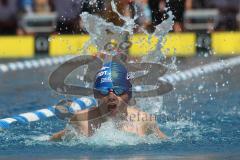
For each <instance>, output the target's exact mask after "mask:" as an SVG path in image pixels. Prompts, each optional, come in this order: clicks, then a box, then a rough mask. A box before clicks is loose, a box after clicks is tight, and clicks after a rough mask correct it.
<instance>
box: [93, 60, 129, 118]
mask: <svg viewBox="0 0 240 160" xmlns="http://www.w3.org/2000/svg"><path fill="white" fill-rule="evenodd" d="M94 97H95V98H97V99H98V106H99V111H100V114H101V115H108V116H111V117H115V118H116V117H119V116H120V117H121V116H123V115H125V114H126V113H127V106H128V104H129V102H130V99H131V97H132V84H131V83H130V79H129V78H128V72H127V69H126V68H125V67H124V66H123V65H122V64H120V63H116V62H109V63H106V64H104V65H103V67H102V68H101V69H100V71H98V72H97V74H96V81H95V83H94Z"/></svg>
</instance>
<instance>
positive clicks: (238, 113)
mask: <svg viewBox="0 0 240 160" xmlns="http://www.w3.org/2000/svg"><path fill="white" fill-rule="evenodd" d="M194 60H195V59H193V61H194ZM182 65H185V66H186V65H188V64H182ZM54 68H56V67H48V68H41V69H35V70H26V71H18V72H12V73H6V74H4V75H3V74H2V75H0V77H1V79H0V81H1V82H0V84H1V86H0V102H1V107H0V118H5V117H10V116H12V115H16V114H19V113H23V112H29V111H34V110H36V109H41V108H47V107H48V106H51V105H53V104H56V103H57V102H58V101H59V100H60V99H62V98H65V96H62V95H58V94H57V93H56V92H54V91H52V90H51V89H50V88H49V86H48V76H49V74H50V73H51V72H52V71H53V70H54ZM185 68H190V66H189V67H185ZM239 75H240V66H236V67H234V68H230V69H225V70H223V71H220V72H215V73H212V74H209V75H205V76H202V77H198V78H194V79H191V80H186V81H182V82H179V83H178V84H177V85H176V86H175V87H174V90H173V91H172V92H170V93H168V94H166V95H164V96H163V101H162V99H160V100H159V99H156V101H155V102H154V100H153V102H149V101H147V99H146V100H145V101H146V102H145V104H144V102H143V104H142V105H143V106H146V105H150V104H151V103H152V104H155V106H154V105H153V107H156V108H157V109H158V110H159V111H158V112H157V113H155V114H156V115H157V118H158V122H159V127H160V128H161V130H162V131H163V132H165V133H166V134H167V135H168V137H169V138H168V139H167V140H160V139H157V138H156V137H154V136H153V135H149V136H145V137H137V136H135V135H132V134H128V133H123V132H121V131H117V130H114V129H111V127H109V126H111V124H106V127H105V128H103V129H102V130H100V131H99V132H98V133H97V134H96V135H94V136H93V137H90V138H86V137H81V136H80V137H76V138H74V139H72V140H66V141H62V142H50V141H48V140H47V139H48V138H49V137H50V136H51V135H52V134H53V133H55V132H57V131H59V130H61V129H63V128H64V127H65V125H66V122H65V121H61V120H59V119H57V118H56V117H52V118H50V119H47V120H44V121H39V122H33V123H31V124H28V125H19V124H16V125H13V126H12V127H11V128H10V129H9V130H5V131H1V132H0V144H1V145H0V158H1V159H6V158H7V159H21V158H22V159H25V158H29V159H54V158H62V159H72V158H73V159H80V158H86V159H88V158H102V159H106V158H112V159H121V158H136V159H148V158H150V157H151V158H158V159H167V158H168V159H169V157H170V158H172V159H175V158H178V159H181V158H182V159H187V158H189V159H193V158H194V157H195V158H196V157H199V159H200V158H202V157H207V159H216V158H217V159H238V157H239V156H240V154H239V152H240V125H239V124H240V106H239V104H240V85H239V81H240V76H239ZM159 101H162V102H161V103H158V102H159ZM156 104H157V105H156ZM158 104H159V105H158Z"/></svg>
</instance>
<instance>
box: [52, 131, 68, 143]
mask: <svg viewBox="0 0 240 160" xmlns="http://www.w3.org/2000/svg"><path fill="white" fill-rule="evenodd" d="M64 135H65V130H62V131H60V132H57V133H55V134H53V135H52V137H51V138H50V139H49V141H61V140H62V137H63V136H64Z"/></svg>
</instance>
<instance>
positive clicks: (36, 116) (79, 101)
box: [0, 97, 97, 130]
mask: <svg viewBox="0 0 240 160" xmlns="http://www.w3.org/2000/svg"><path fill="white" fill-rule="evenodd" d="M72 102H73V103H72V105H70V106H69V107H68V108H66V109H68V112H72V113H73V112H76V111H79V110H84V109H87V108H91V107H93V106H96V105H97V102H96V100H95V99H94V98H92V97H81V98H75V99H73V100H72ZM55 107H56V106H50V107H48V108H46V109H39V110H36V111H34V112H27V113H22V114H19V115H16V116H13V117H10V118H4V119H0V130H1V129H8V128H10V126H11V124H14V123H19V124H29V123H30V122H35V121H40V120H43V119H47V118H50V117H53V116H55V112H56V111H57V110H56V109H55Z"/></svg>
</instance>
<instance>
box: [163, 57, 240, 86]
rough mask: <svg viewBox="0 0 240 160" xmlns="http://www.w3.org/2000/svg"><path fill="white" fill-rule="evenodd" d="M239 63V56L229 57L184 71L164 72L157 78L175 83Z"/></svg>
mask: <svg viewBox="0 0 240 160" xmlns="http://www.w3.org/2000/svg"><path fill="white" fill-rule="evenodd" d="M239 64H240V56H237V57H233V58H229V59H226V60H221V61H219V62H212V63H209V64H205V65H201V66H197V67H193V68H191V69H187V70H184V71H179V72H176V73H171V74H166V75H164V76H162V77H160V78H159V80H164V81H167V82H170V83H172V84H176V83H177V82H180V81H185V80H189V79H192V78H196V77H200V76H202V75H206V74H209V73H213V72H217V71H221V70H224V69H227V68H232V67H234V66H237V65H239Z"/></svg>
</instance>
